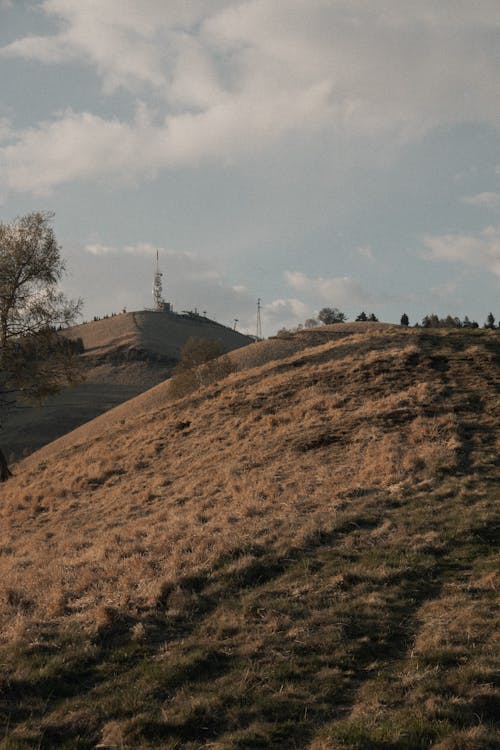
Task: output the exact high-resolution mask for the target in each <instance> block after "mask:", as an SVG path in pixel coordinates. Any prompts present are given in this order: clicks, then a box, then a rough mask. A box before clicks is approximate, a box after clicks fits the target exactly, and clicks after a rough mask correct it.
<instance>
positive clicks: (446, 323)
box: [400, 312, 500, 329]
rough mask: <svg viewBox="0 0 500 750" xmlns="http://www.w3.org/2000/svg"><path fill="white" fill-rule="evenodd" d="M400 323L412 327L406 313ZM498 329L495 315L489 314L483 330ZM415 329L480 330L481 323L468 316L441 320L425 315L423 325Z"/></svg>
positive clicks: (435, 316) (416, 326)
mask: <svg viewBox="0 0 500 750" xmlns="http://www.w3.org/2000/svg"><path fill="white" fill-rule="evenodd" d="M400 323H401V325H402V326H409V325H410V320H409V318H408V315H407V314H406V313H403V315H402V316H401V320H400ZM497 327H498V328H500V322H499V324H498V326H497V324H496V322H495V316H494V315H493V313H491V312H490V313H488V315H487V317H486V320H485V322H484V324H483V328H489V329H494V328H497ZM415 328H479V323H478V322H477V321H476V320H470V319H469V317H468V316H467V315H465V316H464V318H463V319H460V318H458V317H456V316H453V315H446V316H445V317H444V318H440V317H439V315H436V314H435V313H432V314H431V315H424V317H423V318H422V322H421V323H415Z"/></svg>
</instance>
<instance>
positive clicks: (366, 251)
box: [356, 245, 374, 260]
mask: <svg viewBox="0 0 500 750" xmlns="http://www.w3.org/2000/svg"><path fill="white" fill-rule="evenodd" d="M356 252H357V253H358V255H360V256H361V257H362V258H367V259H368V260H374V255H373V250H372V248H371V245H361V246H360V247H357V248H356Z"/></svg>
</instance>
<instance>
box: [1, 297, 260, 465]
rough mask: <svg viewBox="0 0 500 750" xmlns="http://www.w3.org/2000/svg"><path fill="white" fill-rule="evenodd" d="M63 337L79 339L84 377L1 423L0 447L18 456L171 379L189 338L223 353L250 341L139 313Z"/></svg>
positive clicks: (187, 318)
mask: <svg viewBox="0 0 500 750" xmlns="http://www.w3.org/2000/svg"><path fill="white" fill-rule="evenodd" d="M63 335H64V336H67V337H68V338H71V339H81V340H82V342H83V345H84V348H85V352H84V354H83V355H82V361H83V365H84V375H85V381H84V382H83V383H82V384H80V385H77V386H73V387H71V388H67V389H65V390H64V391H63V392H62V393H60V394H58V395H57V396H54V397H53V398H50V399H49V400H48V401H47V402H46V403H45V404H44V405H43V406H41V407H31V406H28V407H26V406H23V407H22V408H20V409H18V410H16V411H14V412H12V413H11V414H9V415H7V416H6V418H5V419H4V420H3V424H2V434H1V438H2V446H3V447H4V449H5V451H6V453H7V454H10V456H11V457H17V458H19V457H21V456H23V455H26V454H28V453H31V452H32V451H34V450H37V449H38V448H40V447H41V446H42V445H46V444H47V443H50V442H51V441H53V440H55V439H56V438H58V437H59V436H61V435H64V434H65V433H67V432H69V431H70V430H72V429H74V428H75V427H77V426H78V425H80V424H83V423H85V422H87V421H89V420H91V419H93V418H94V417H96V416H97V415H99V414H102V413H103V412H105V411H107V410H108V409H111V408H113V407H114V406H116V405H117V404H121V403H123V402H124V401H127V400H128V399H130V398H132V397H134V396H136V395H137V394H139V393H142V392H143V391H145V390H147V389H148V388H151V387H152V386H153V385H155V384H156V383H159V382H161V381H163V380H165V378H167V377H169V375H170V373H171V372H172V369H173V367H174V366H175V364H176V362H177V361H178V359H179V354H180V350H181V349H182V347H183V346H184V344H185V343H186V341H187V340H188V339H189V338H190V337H191V336H195V337H201V338H208V339H211V340H216V341H220V342H221V344H222V346H223V347H224V350H225V351H231V350H233V349H235V348H237V347H242V346H246V345H247V344H249V343H251V342H252V340H253V339H251V338H250V337H248V336H244V335H243V334H241V333H239V332H238V331H233V330H231V329H230V328H227V327H226V326H223V325H220V324H219V323H217V322H215V321H213V320H210V319H209V318H205V317H203V316H196V315H173V314H169V313H163V312H154V311H148V310H143V311H138V312H129V313H122V314H120V315H114V316H112V317H109V318H103V319H102V320H96V321H93V322H90V323H83V324H81V325H78V326H73V327H72V328H69V329H67V330H65V331H63Z"/></svg>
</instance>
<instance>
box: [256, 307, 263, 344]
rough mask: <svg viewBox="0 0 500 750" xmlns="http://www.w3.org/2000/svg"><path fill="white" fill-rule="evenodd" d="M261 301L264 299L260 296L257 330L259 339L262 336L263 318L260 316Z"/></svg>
mask: <svg viewBox="0 0 500 750" xmlns="http://www.w3.org/2000/svg"><path fill="white" fill-rule="evenodd" d="M261 302H262V300H261V298H260V297H259V299H258V300H257V331H256V334H257V338H258V339H261V338H262V320H261V318H260V309H261Z"/></svg>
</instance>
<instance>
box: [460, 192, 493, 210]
mask: <svg viewBox="0 0 500 750" xmlns="http://www.w3.org/2000/svg"><path fill="white" fill-rule="evenodd" d="M462 201H463V202H464V203H468V204H469V205H471V206H484V207H485V208H491V209H498V208H500V193H478V194H477V195H467V196H465V198H462Z"/></svg>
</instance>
